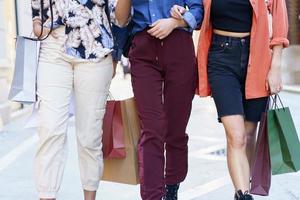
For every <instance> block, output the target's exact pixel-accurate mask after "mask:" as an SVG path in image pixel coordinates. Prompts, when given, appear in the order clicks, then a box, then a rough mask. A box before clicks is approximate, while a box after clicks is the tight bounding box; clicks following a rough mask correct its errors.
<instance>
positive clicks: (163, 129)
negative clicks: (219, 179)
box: [129, 30, 197, 200]
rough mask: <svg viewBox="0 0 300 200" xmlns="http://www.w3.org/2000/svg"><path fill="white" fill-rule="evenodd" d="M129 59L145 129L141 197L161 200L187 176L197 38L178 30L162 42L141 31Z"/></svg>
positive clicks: (140, 165) (140, 147)
mask: <svg viewBox="0 0 300 200" xmlns="http://www.w3.org/2000/svg"><path fill="white" fill-rule="evenodd" d="M129 59H130V63H131V73H132V86H133V91H134V95H135V99H136V102H137V108H138V112H139V117H140V120H141V127H142V134H141V138H140V142H139V170H140V181H141V196H142V199H143V200H160V199H161V197H163V196H164V195H165V184H168V185H171V184H176V183H180V182H182V181H183V180H184V179H185V177H186V175H187V167H188V164H187V163H188V156H187V153H188V146H187V143H188V135H187V134H186V126H187V123H188V120H189V117H190V112H191V107H192V100H193V97H194V94H195V89H196V83H197V70H196V57H195V50H194V45H193V40H192V36H191V34H190V33H188V32H186V31H183V30H174V31H173V33H171V34H170V35H169V36H168V37H167V38H166V39H163V40H159V39H156V38H154V37H152V36H151V35H149V34H148V33H147V31H143V32H140V33H138V34H137V35H136V36H135V38H134V40H133V43H132V47H131V50H130V54H129ZM165 151H166V154H165ZM165 155H166V161H165ZM165 165H166V166H165Z"/></svg>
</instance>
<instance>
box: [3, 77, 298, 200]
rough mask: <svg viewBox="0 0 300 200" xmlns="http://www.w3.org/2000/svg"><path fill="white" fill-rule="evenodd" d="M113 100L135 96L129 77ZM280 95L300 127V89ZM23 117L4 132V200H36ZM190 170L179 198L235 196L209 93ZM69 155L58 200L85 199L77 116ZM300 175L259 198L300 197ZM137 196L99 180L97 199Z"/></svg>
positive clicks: (198, 106) (196, 117)
mask: <svg viewBox="0 0 300 200" xmlns="http://www.w3.org/2000/svg"><path fill="white" fill-rule="evenodd" d="M116 91H117V92H116ZM111 93H112V96H113V98H114V99H123V98H128V97H131V96H132V92H131V88H130V77H129V76H127V77H126V79H123V75H122V74H121V73H120V72H119V73H118V74H117V77H116V80H114V81H113V83H112V87H111ZM281 96H282V99H283V101H284V103H285V104H286V105H288V106H289V107H290V109H291V111H292V113H293V115H294V117H295V123H296V126H297V129H298V131H299V132H300V104H299V103H298V102H299V101H300V94H296V93H283V94H282V95H281ZM24 121H25V118H23V119H20V120H17V121H15V122H13V123H12V124H10V125H8V126H6V127H5V128H4V131H2V132H0V186H1V187H0V200H15V199H17V200H35V199H37V198H36V197H37V193H36V191H35V186H34V181H33V170H32V169H33V166H32V163H33V158H34V153H35V149H36V145H37V136H36V131H35V130H23V129H22V127H23V125H24ZM188 133H189V135H190V141H189V174H188V177H187V179H186V181H185V182H184V183H183V184H182V187H181V189H180V194H179V200H218V199H222V200H223V199H224V200H227V199H228V200H232V199H233V189H232V186H231V182H230V179H229V176H228V172H227V165H226V156H225V155H226V151H225V148H226V140H225V135H224V133H223V128H222V126H221V124H219V123H217V120H216V110H215V107H214V103H213V102H212V100H211V99H210V98H204V99H200V98H199V97H195V99H194V102H193V111H192V116H191V119H190V122H189V126H188ZM68 136H69V140H68V143H69V155H68V161H67V165H66V169H65V176H64V179H63V183H62V187H61V190H60V193H59V198H58V200H82V199H83V198H82V194H81V184H80V178H79V170H78V160H77V153H76V152H77V150H76V148H77V147H76V141H75V129H74V120H73V119H72V120H71V121H70V128H69V133H68ZM299 185H300V174H299V173H298V174H289V175H280V176H274V177H273V182H272V189H271V195H270V196H269V197H265V198H261V197H258V198H256V199H257V200H299V199H300V190H299ZM100 199H101V200H139V199H140V197H139V186H128V185H122V184H116V183H109V182H101V184H100V188H99V194H98V197H97V200H100Z"/></svg>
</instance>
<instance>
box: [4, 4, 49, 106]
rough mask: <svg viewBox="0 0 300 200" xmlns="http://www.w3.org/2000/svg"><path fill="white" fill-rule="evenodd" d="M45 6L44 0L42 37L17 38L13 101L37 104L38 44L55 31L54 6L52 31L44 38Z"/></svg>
mask: <svg viewBox="0 0 300 200" xmlns="http://www.w3.org/2000/svg"><path fill="white" fill-rule="evenodd" d="M49 1H50V5H52V0H49ZM43 6H44V0H41V13H42V14H41V16H42V25H41V34H40V36H39V37H38V38H37V39H36V38H29V37H24V36H18V37H17V45H16V60H15V70H14V76H13V81H12V85H11V89H10V92H9V97H8V99H9V100H11V101H15V102H19V103H23V104H30V103H35V102H36V75H37V67H38V53H39V48H38V47H39V43H38V42H39V41H42V40H45V39H46V38H48V37H49V35H50V34H51V32H52V30H53V10H52V6H50V12H51V29H50V32H49V33H48V34H47V36H46V37H44V38H42V35H43V22H44V18H43V17H44V14H43V11H44V9H43Z"/></svg>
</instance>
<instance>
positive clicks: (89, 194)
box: [84, 190, 96, 200]
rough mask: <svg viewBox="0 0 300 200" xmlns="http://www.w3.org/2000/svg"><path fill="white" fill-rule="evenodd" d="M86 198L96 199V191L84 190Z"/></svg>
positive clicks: (87, 199) (86, 199) (89, 199)
mask: <svg viewBox="0 0 300 200" xmlns="http://www.w3.org/2000/svg"><path fill="white" fill-rule="evenodd" d="M84 200H96V192H95V191H87V190H84Z"/></svg>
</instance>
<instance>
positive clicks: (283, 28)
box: [197, 0, 289, 99]
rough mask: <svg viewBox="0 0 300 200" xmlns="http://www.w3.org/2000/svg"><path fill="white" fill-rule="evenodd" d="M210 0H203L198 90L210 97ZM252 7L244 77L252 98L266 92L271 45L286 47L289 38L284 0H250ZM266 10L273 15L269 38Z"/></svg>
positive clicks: (200, 93) (248, 95)
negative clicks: (246, 67) (247, 58)
mask: <svg viewBox="0 0 300 200" xmlns="http://www.w3.org/2000/svg"><path fill="white" fill-rule="evenodd" d="M211 1H212V0H203V4H204V11H205V14H204V20H203V23H202V27H201V33H200V38H199V43H198V70H199V87H198V91H197V93H198V94H199V95H200V96H202V97H206V96H210V95H211V90H210V86H209V83H208V77H207V58H208V51H209V48H210V45H211V39H212V33H213V30H212V25H211V22H210V8H211ZM250 2H251V5H252V7H253V20H252V21H253V22H252V29H251V44H250V57H249V64H248V73H247V78H246V88H245V90H246V91H245V92H246V98H247V99H253V98H259V97H265V96H268V95H269V92H268V91H267V89H266V87H265V85H266V79H267V75H268V72H269V69H270V66H271V60H272V48H273V46H276V45H283V47H287V46H288V45H289V41H288V39H287V34H288V17H287V9H286V3H285V0H269V3H268V6H267V4H266V3H265V0H250ZM268 12H270V13H271V15H272V21H273V23H272V30H273V34H272V37H271V39H270V33H269V20H268Z"/></svg>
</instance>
